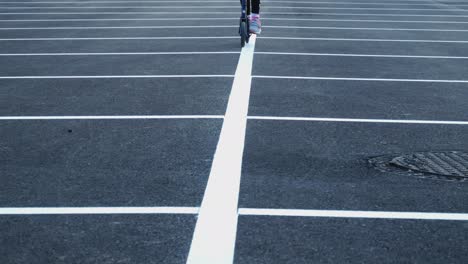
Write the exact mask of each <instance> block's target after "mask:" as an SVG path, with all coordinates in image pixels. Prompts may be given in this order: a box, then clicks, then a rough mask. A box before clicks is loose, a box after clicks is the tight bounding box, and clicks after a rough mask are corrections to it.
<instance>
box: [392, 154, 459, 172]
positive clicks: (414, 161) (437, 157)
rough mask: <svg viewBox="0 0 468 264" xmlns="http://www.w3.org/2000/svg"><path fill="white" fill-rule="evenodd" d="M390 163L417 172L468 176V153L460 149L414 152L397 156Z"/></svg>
mask: <svg viewBox="0 0 468 264" xmlns="http://www.w3.org/2000/svg"><path fill="white" fill-rule="evenodd" d="M390 164H391V165H394V166H398V167H401V168H404V169H408V170H412V171H415V172H422V173H430V174H436V175H441V176H451V177H466V178H468V153H465V152H460V151H442V152H418V153H412V154H408V155H403V156H399V157H395V158H393V159H392V160H391V161H390Z"/></svg>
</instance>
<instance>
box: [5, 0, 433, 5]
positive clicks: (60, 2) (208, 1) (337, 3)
mask: <svg viewBox="0 0 468 264" xmlns="http://www.w3.org/2000/svg"><path fill="white" fill-rule="evenodd" d="M204 2H207V3H232V1H225V0H215V1H213V0H207V1H204ZM390 2H392V1H390ZM407 2H421V3H416V4H407V3H399V2H393V3H388V2H387V3H372V2H323V1H319V2H315V1H286V2H285V1H264V3H282V4H283V3H293V4H336V5H377V6H378V5H384V6H385V5H390V6H393V5H397V6H398V5H401V6H427V5H436V4H435V3H431V2H429V1H428V2H427V3H423V2H426V1H407ZM96 3H97V4H104V3H127V4H128V3H200V1H179V0H174V1H141V0H137V1H131V2H129V1H80V2H73V1H37V2H35V1H30V2H24V1H20V2H0V4H96Z"/></svg>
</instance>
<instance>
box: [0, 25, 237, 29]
mask: <svg viewBox="0 0 468 264" xmlns="http://www.w3.org/2000/svg"><path fill="white" fill-rule="evenodd" d="M237 27H239V26H236V25H212V26H122V27H117V26H116V27H17V28H0V30H58V29H66V30H73V29H80V30H82V29H151V28H153V29H174V28H237Z"/></svg>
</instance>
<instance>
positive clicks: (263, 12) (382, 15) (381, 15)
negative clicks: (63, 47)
mask: <svg viewBox="0 0 468 264" xmlns="http://www.w3.org/2000/svg"><path fill="white" fill-rule="evenodd" d="M467 11H468V10H467ZM7 14H8V13H7ZM10 14H11V13H10ZM15 14H18V13H15ZM39 14H44V13H39ZM47 14H49V13H47ZM262 15H263V16H268V15H324V16H338V17H343V16H379V17H385V16H389V17H468V15H445V14H444V15H431V14H399V13H396V14H371V13H319V12H301V13H297V12H269V11H262Z"/></svg>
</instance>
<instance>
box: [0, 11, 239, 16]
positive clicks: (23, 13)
mask: <svg viewBox="0 0 468 264" xmlns="http://www.w3.org/2000/svg"><path fill="white" fill-rule="evenodd" d="M125 14H140V15H175V14H206V15H209V14H212V15H213V14H239V12H228V11H213V12H207V11H181V12H148V11H142V12H133V11H124V12H39V13H37V12H15V13H11V12H9V13H0V15H12V16H14V15H125Z"/></svg>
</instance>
